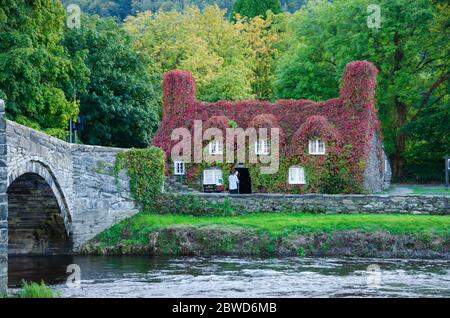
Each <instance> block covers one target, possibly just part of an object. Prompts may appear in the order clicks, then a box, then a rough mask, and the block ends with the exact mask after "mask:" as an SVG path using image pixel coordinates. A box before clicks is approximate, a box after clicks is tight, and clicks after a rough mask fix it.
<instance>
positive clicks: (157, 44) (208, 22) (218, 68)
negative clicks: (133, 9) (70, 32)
mask: <svg viewBox="0 0 450 318" xmlns="http://www.w3.org/2000/svg"><path fill="white" fill-rule="evenodd" d="M224 14H225V12H224V11H223V10H220V9H219V8H218V7H216V6H209V7H206V8H205V9H204V11H203V12H201V11H200V10H199V9H198V8H196V7H189V8H186V9H185V11H183V12H182V13H179V12H176V11H171V12H159V13H158V14H154V13H151V12H148V11H147V12H143V13H139V14H138V15H137V17H128V18H127V21H126V23H125V25H124V27H125V29H126V30H127V31H128V32H130V33H131V34H132V35H135V36H136V41H135V48H136V49H137V50H139V51H141V52H145V53H146V54H148V55H149V56H150V57H151V59H152V60H153V61H154V63H153V64H152V65H149V68H150V71H151V72H153V73H157V74H163V73H164V72H167V71H170V70H173V69H181V70H189V71H191V72H192V73H193V75H194V77H195V79H196V84H197V96H198V98H199V99H200V100H204V101H212V102H213V101H217V100H220V99H231V100H240V99H249V98H253V97H254V95H253V94H252V86H251V85H252V80H253V65H254V63H253V62H254V58H255V54H254V52H253V51H252V49H251V48H250V47H249V46H248V43H247V42H246V36H245V35H243V34H242V33H241V32H240V30H239V29H238V28H237V27H236V26H235V25H233V24H232V23H230V22H229V21H227V20H225V19H224Z"/></svg>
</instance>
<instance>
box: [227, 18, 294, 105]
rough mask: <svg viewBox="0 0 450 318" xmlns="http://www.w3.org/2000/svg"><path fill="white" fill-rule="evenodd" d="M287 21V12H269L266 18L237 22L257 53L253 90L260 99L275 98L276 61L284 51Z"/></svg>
mask: <svg viewBox="0 0 450 318" xmlns="http://www.w3.org/2000/svg"><path fill="white" fill-rule="evenodd" d="M287 21H288V17H287V15H285V14H278V15H274V14H273V13H269V14H268V15H267V17H266V18H265V19H263V18H262V17H260V16H256V17H254V18H252V19H249V18H245V17H244V18H242V19H240V20H238V21H237V22H236V27H237V28H238V29H239V30H240V32H241V33H242V34H243V35H244V36H245V37H246V42H247V43H248V45H249V46H250V47H251V48H252V51H253V53H254V55H255V58H254V65H253V70H254V80H253V81H252V91H253V93H254V94H255V96H256V99H258V100H271V99H273V92H272V81H273V73H274V68H275V61H276V60H277V58H278V57H279V55H280V54H281V52H283V51H284V48H283V46H282V45H281V43H283V41H284V36H285V35H286V24H287Z"/></svg>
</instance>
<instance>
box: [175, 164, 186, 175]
mask: <svg viewBox="0 0 450 318" xmlns="http://www.w3.org/2000/svg"><path fill="white" fill-rule="evenodd" d="M185 173H186V167H185V164H184V162H183V161H174V162H173V174H174V175H176V176H184V174H185Z"/></svg>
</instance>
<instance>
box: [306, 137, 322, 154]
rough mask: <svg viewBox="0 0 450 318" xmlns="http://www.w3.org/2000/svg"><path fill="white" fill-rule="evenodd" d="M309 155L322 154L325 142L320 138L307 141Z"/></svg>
mask: <svg viewBox="0 0 450 318" xmlns="http://www.w3.org/2000/svg"><path fill="white" fill-rule="evenodd" d="M308 148H309V154H310V155H324V154H325V153H326V147H325V142H324V141H323V140H321V139H314V140H310V141H309V147H308Z"/></svg>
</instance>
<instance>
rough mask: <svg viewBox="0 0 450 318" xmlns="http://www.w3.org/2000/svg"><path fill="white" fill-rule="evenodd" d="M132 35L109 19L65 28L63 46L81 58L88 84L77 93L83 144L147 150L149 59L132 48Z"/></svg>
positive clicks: (153, 120)
mask: <svg viewBox="0 0 450 318" xmlns="http://www.w3.org/2000/svg"><path fill="white" fill-rule="evenodd" d="M132 44H133V39H132V37H131V36H130V35H129V34H128V33H127V32H126V31H125V30H123V29H122V28H121V26H120V25H119V24H118V23H117V22H115V21H114V20H113V19H111V18H108V19H102V18H99V17H96V16H85V15H83V16H82V20H81V28H80V29H72V30H68V31H67V32H66V35H65V39H64V45H65V47H66V48H67V50H68V51H69V52H70V55H71V56H72V57H76V56H84V62H85V64H86V65H87V66H88V68H89V72H90V75H89V80H90V81H89V84H88V85H87V87H86V89H85V90H83V91H79V92H78V96H77V97H78V98H79V99H80V105H81V106H80V114H81V115H82V116H84V119H85V126H84V130H82V132H81V140H82V141H83V142H85V143H89V144H95V145H105V146H118V147H145V146H148V145H149V143H150V140H151V136H152V134H153V132H154V131H155V130H156V128H157V125H158V121H159V118H158V109H157V108H158V102H157V100H158V98H159V96H160V93H158V92H155V86H156V85H155V84H154V83H155V81H156V80H157V79H155V78H154V77H153V76H152V75H151V73H149V71H148V65H149V64H151V61H150V60H149V59H148V57H147V56H146V55H144V54H141V53H138V52H136V51H135V50H134V49H133V45H132Z"/></svg>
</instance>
